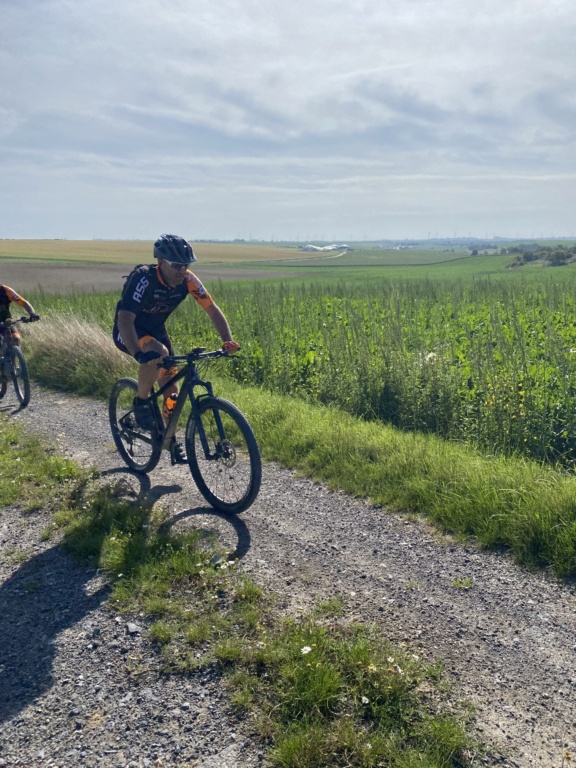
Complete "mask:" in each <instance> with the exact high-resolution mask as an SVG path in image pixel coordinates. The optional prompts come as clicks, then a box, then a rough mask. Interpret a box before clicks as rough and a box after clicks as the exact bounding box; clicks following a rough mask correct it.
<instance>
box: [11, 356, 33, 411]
mask: <svg viewBox="0 0 576 768" xmlns="http://www.w3.org/2000/svg"><path fill="white" fill-rule="evenodd" d="M9 354H10V367H11V375H12V383H13V384H14V391H15V392H16V397H17V398H18V401H19V403H20V405H22V406H25V405H28V403H29V402H30V378H29V377H28V366H27V364H26V359H25V358H24V353H23V352H22V350H21V349H20V347H10V352H9Z"/></svg>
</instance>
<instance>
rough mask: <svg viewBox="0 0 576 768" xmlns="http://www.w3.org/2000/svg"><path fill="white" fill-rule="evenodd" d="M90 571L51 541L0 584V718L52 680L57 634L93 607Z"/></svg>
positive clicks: (100, 593) (96, 596) (103, 591)
mask: <svg viewBox="0 0 576 768" xmlns="http://www.w3.org/2000/svg"><path fill="white" fill-rule="evenodd" d="M93 575H94V571H90V570H88V569H87V568H86V567H82V566H81V565H79V564H77V563H76V562H75V560H74V559H73V557H72V556H71V555H70V554H69V553H67V552H66V551H65V550H64V549H63V548H62V547H60V546H54V547H52V548H51V549H48V550H45V551H44V552H42V553H41V554H39V555H37V556H36V557H32V558H31V559H30V560H28V561H26V562H25V563H23V564H22V565H21V566H20V567H19V568H18V569H17V570H16V571H15V572H14V573H13V574H12V575H11V576H10V577H9V578H8V579H7V580H6V581H5V582H4V583H3V584H2V585H1V586H0V722H3V721H5V720H8V719H10V718H12V717H14V716H15V715H16V714H17V713H18V712H19V711H20V710H22V709H23V708H24V707H26V706H27V705H28V704H30V703H32V702H33V701H34V700H35V699H37V698H38V697H39V696H41V695H42V693H44V692H45V691H46V690H48V689H49V688H50V687H51V686H52V684H53V675H52V668H53V661H54V657H55V655H56V653H57V637H58V635H59V634H60V633H61V632H62V631H63V630H65V629H67V628H68V627H71V626H73V625H75V624H77V623H78V622H79V621H81V620H82V619H83V618H85V617H86V616H87V615H88V614H90V613H91V612H92V611H94V610H95V609H97V608H98V606H99V605H100V603H101V602H102V601H103V600H104V599H105V597H106V595H107V592H108V588H107V587H106V586H103V587H101V588H99V589H97V590H96V591H95V592H94V593H93V594H90V593H89V590H87V584H88V582H89V581H90V580H91V578H92V576H93Z"/></svg>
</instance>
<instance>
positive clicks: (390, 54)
mask: <svg viewBox="0 0 576 768" xmlns="http://www.w3.org/2000/svg"><path fill="white" fill-rule="evenodd" d="M575 40H576V12H575V8H574V0H508V1H507V2H502V0H433V1H432V0H346V2H343V1H342V0H290V2H286V0H266V2H263V0H137V1H136V0H90V2H79V0H0V237H4V238H68V239H92V238H110V239H116V238H120V239H131V238H135V239H154V238H156V237H157V236H159V235H160V234H162V233H164V232H171V233H175V234H179V235H182V236H184V237H187V238H189V239H191V240H197V239H222V240H228V239H234V238H243V239H262V240H298V241H303V240H306V241H313V240H324V241H340V242H343V241H354V240H364V239H370V240H374V239H402V238H429V237H430V238H433V237H464V236H472V237H480V238H485V237H493V236H500V237H526V238H528V237H549V236H556V237H560V236H572V235H576V221H575V214H576V77H575V73H576V44H575Z"/></svg>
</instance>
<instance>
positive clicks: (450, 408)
mask: <svg viewBox="0 0 576 768" xmlns="http://www.w3.org/2000/svg"><path fill="white" fill-rule="evenodd" d="M552 272H553V273H554V274H556V272H555V271H554V270H552ZM571 274H573V273H566V278H565V279H564V280H563V281H562V282H555V281H554V278H553V277H551V278H547V279H540V280H539V281H527V282H525V281H522V280H518V281H516V282H515V283H512V282H507V281H491V280H481V279H477V280H475V281H473V282H462V281H425V280H420V281H410V282H404V283H402V282H391V281H385V280H371V281H370V282H363V283H360V284H358V285H353V284H350V283H342V282H338V283H333V284H323V283H320V282H313V283H310V284H304V283H302V284H300V285H297V284H295V283H291V284H289V283H283V284H279V285H278V284H274V283H266V282H255V283H254V282H247V283H242V282H236V283H233V282H229V283H227V282H221V283H219V284H218V286H215V288H214V289H212V293H213V295H214V298H215V299H216V301H217V302H218V304H219V305H220V306H221V307H222V308H223V310H224V311H225V313H226V315H227V317H228V319H229V321H230V324H231V327H232V329H233V332H234V336H235V338H237V339H238V340H239V341H240V342H241V344H242V348H243V350H242V355H241V357H239V358H238V359H237V360H236V361H235V366H234V376H235V378H236V379H237V380H238V381H240V382H242V383H246V384H250V385H257V386H262V387H264V388H266V389H269V390H271V391H276V392H280V393H283V394H289V395H295V396H299V397H302V398H305V399H308V400H310V401H312V402H319V403H324V404H330V405H334V406H336V407H338V408H340V409H343V410H345V411H348V412H350V413H352V414H354V415H357V416H360V417H362V418H364V419H369V420H373V419H375V420H381V421H384V422H387V423H391V424H393V425H395V426H396V427H399V428H401V429H403V430H409V431H422V432H431V433H436V434H438V435H440V436H442V437H444V438H446V439H449V440H456V441H461V442H469V443H471V444H475V445H477V446H479V447H480V448H481V449H483V450H484V451H487V452H497V453H501V454H508V455H509V454H519V455H525V456H528V457H531V458H535V459H537V460H541V461H552V462H560V463H562V464H563V465H565V466H572V465H573V463H574V461H575V459H576V292H575V291H574V289H575V288H576V280H574V279H572V280H570V275H571ZM118 294H119V292H118V291H115V292H113V293H92V294H82V293H80V292H76V293H74V292H69V293H67V294H65V295H61V296H55V295H48V294H45V293H39V294H34V293H32V294H31V295H30V296H28V298H30V299H31V300H32V301H33V303H34V305H35V306H36V307H37V309H38V310H39V311H40V312H44V313H45V312H57V313H74V314H75V315H77V316H80V317H82V318H84V319H88V320H90V321H93V322H96V323H98V324H99V325H101V326H102V327H103V328H106V329H110V328H111V325H112V318H113V313H114V306H115V303H116V301H117V299H118ZM169 331H170V334H171V336H172V338H173V340H174V342H175V345H176V347H177V348H178V349H179V351H185V350H186V349H188V348H190V347H191V346H194V345H198V344H203V345H207V346H210V345H211V344H214V343H215V341H216V340H215V337H214V331H213V330H212V328H211V326H210V323H209V321H208V319H207V317H206V316H205V314H204V313H203V312H202V311H201V310H199V309H198V307H196V306H195V305H194V303H193V302H185V304H183V305H182V306H181V307H180V308H179V309H178V311H177V312H176V313H175V314H174V315H173V316H172V317H171V318H170V320H169Z"/></svg>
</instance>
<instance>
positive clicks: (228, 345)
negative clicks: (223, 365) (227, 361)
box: [222, 341, 240, 355]
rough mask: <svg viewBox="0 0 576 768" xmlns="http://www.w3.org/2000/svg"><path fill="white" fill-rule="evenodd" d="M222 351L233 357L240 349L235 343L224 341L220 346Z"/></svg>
mask: <svg viewBox="0 0 576 768" xmlns="http://www.w3.org/2000/svg"><path fill="white" fill-rule="evenodd" d="M222 349H223V350H224V352H228V354H229V355H233V354H235V353H236V352H238V350H239V349H240V344H238V342H237V341H225V342H224V344H222Z"/></svg>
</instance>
